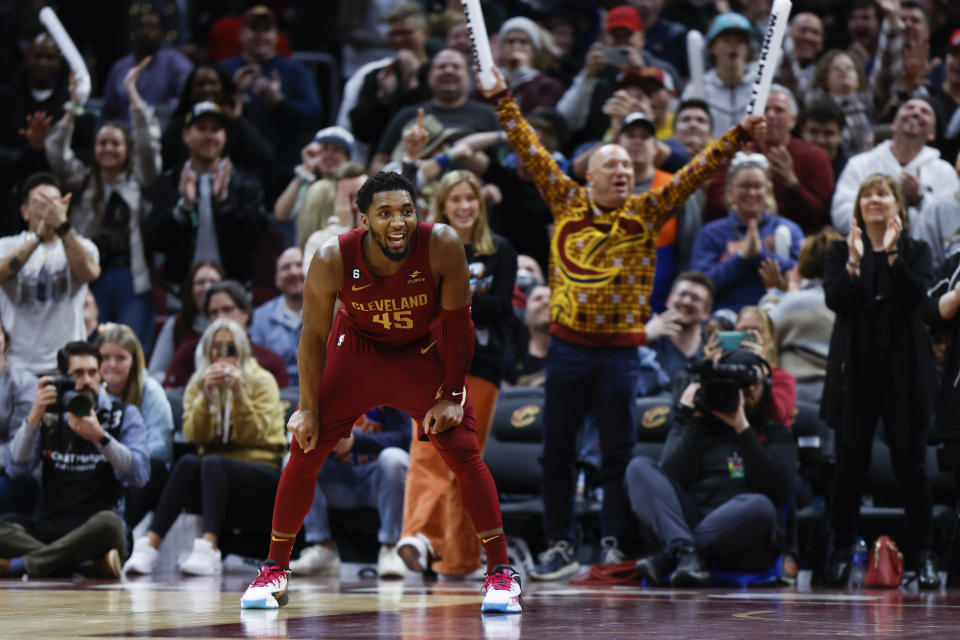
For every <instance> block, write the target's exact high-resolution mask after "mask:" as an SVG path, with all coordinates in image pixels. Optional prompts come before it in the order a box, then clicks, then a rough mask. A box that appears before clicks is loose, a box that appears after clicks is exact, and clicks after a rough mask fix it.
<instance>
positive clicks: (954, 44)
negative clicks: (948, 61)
mask: <svg viewBox="0 0 960 640" xmlns="http://www.w3.org/2000/svg"><path fill="white" fill-rule="evenodd" d="M952 49H960V29H957V30H956V31H954V32H953V33H951V34H950V39H949V40H947V50H948V51H949V50H952Z"/></svg>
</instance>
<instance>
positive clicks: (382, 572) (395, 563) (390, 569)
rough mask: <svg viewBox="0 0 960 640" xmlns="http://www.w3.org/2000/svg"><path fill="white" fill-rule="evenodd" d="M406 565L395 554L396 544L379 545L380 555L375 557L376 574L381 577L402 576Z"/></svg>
mask: <svg viewBox="0 0 960 640" xmlns="http://www.w3.org/2000/svg"><path fill="white" fill-rule="evenodd" d="M404 569H406V565H405V564H404V562H403V560H402V559H401V558H400V555H399V554H397V547H396V545H392V544H382V545H380V555H379V556H378V557H377V575H378V576H379V577H381V578H402V577H403V571H404Z"/></svg>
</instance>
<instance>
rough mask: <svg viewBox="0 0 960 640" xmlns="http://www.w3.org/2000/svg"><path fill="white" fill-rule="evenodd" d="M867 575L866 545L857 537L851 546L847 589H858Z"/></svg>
mask: <svg viewBox="0 0 960 640" xmlns="http://www.w3.org/2000/svg"><path fill="white" fill-rule="evenodd" d="M866 575H867V543H866V541H864V539H863V538H861V537H860V536H857V542H856V544H855V545H854V546H853V555H852V556H851V557H850V579H849V580H848V581H847V587H849V588H851V589H859V588H860V587H862V586H863V579H864V578H865V577H866Z"/></svg>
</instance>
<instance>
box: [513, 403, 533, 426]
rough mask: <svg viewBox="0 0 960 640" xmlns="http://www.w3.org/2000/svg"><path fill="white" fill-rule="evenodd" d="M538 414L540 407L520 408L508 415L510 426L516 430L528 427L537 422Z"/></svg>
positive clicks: (528, 406) (531, 405) (525, 406)
mask: <svg viewBox="0 0 960 640" xmlns="http://www.w3.org/2000/svg"><path fill="white" fill-rule="evenodd" d="M539 414H540V407H539V406H537V405H535V404H528V405H524V406H522V407H520V408H519V409H517V410H516V411H514V412H513V413H512V414H511V415H510V424H511V425H513V426H514V427H516V428H517V429H522V428H523V427H529V426H530V425H532V424H533V423H534V422H536V420H537V416H538V415H539Z"/></svg>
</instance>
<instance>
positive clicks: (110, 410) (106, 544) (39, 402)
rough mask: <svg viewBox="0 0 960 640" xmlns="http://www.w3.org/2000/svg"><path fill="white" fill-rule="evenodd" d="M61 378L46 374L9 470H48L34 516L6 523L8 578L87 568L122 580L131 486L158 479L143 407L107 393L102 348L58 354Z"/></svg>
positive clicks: (2, 556) (1, 542)
mask: <svg viewBox="0 0 960 640" xmlns="http://www.w3.org/2000/svg"><path fill="white" fill-rule="evenodd" d="M57 363H58V367H59V371H60V373H61V374H62V375H60V376H57V377H56V378H53V377H50V376H44V377H42V378H40V381H39V384H38V386H37V395H36V398H35V399H34V402H33V406H32V407H31V408H30V412H29V413H28V414H27V418H26V420H24V422H23V424H22V425H21V426H20V429H19V430H18V431H17V434H16V436H14V439H13V442H12V443H11V445H10V463H9V464H8V466H7V473H8V474H9V475H10V476H11V477H18V476H22V475H25V474H28V473H30V471H31V469H32V467H33V466H35V465H36V464H37V463H38V462H39V463H40V464H41V465H42V466H41V469H42V475H41V488H42V490H41V495H40V503H39V506H38V508H37V511H36V512H35V513H34V516H33V518H32V519H30V518H27V519H25V520H24V521H22V522H19V523H15V522H13V521H9V520H6V521H4V520H0V575H4V576H14V577H16V576H21V575H23V574H26V575H28V576H30V577H32V578H36V577H45V576H50V575H62V574H67V575H69V573H70V572H71V571H72V570H73V569H75V568H78V567H79V565H81V564H84V563H85V562H86V561H92V562H90V563H88V568H92V569H93V575H95V576H97V577H114V578H117V577H119V576H120V568H121V566H122V561H123V558H124V557H125V556H126V532H125V530H124V525H123V519H122V512H123V500H122V496H123V488H124V486H133V487H140V486H143V485H144V484H145V483H146V481H147V478H148V476H149V473H150V463H149V459H148V458H149V454H148V445H147V429H146V426H144V423H143V418H142V417H141V415H140V412H139V411H138V410H137V408H136V407H134V406H132V405H126V404H123V403H120V402H111V401H110V399H109V397H108V396H107V394H106V392H105V391H103V390H101V389H100V363H101V357H100V352H99V351H98V350H97V348H96V347H94V346H93V345H91V344H88V343H86V342H70V343H68V344H67V345H66V346H65V347H63V348H62V349H60V351H59V352H58V353H57Z"/></svg>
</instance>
